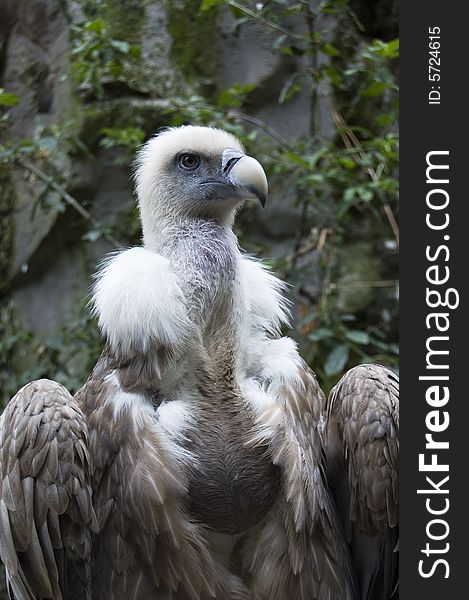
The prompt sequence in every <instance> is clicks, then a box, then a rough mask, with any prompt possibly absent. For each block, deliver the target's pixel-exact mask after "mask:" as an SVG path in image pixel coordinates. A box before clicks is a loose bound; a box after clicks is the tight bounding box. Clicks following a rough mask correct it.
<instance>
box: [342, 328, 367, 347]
mask: <svg viewBox="0 0 469 600" xmlns="http://www.w3.org/2000/svg"><path fill="white" fill-rule="evenodd" d="M345 337H346V338H347V339H349V340H350V341H351V342H354V343H355V344H361V345H363V346H367V345H368V344H369V343H370V336H369V335H368V334H367V332H366V331H358V330H354V329H349V330H347V331H346V332H345Z"/></svg>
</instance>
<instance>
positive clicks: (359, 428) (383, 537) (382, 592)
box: [326, 365, 399, 599]
mask: <svg viewBox="0 0 469 600" xmlns="http://www.w3.org/2000/svg"><path fill="white" fill-rule="evenodd" d="M398 431H399V380H398V378H397V376H396V375H395V374H394V373H392V372H391V371H390V370H388V369H386V368H385V367H382V366H379V365H361V366H359V367H355V368H354V369H351V370H350V371H348V372H347V373H346V374H345V375H344V377H343V378H342V379H341V380H340V381H339V383H338V384H337V386H336V387H335V388H334V389H333V390H332V392H331V394H330V396H329V399H328V402H327V411H326V446H327V469H328V477H329V481H330V483H331V487H332V489H333V492H334V495H335V497H336V501H337V505H338V507H339V511H340V513H341V517H342V520H343V524H344V528H345V529H346V531H347V536H348V540H349V542H350V544H351V548H352V554H353V557H354V561H355V568H356V569H357V571H358V572H359V579H360V587H361V594H362V598H377V599H381V598H383V599H384V598H390V597H391V596H392V594H393V590H394V589H395V585H396V582H397V555H396V553H395V552H394V550H395V547H396V544H397V540H398V522H399V514H398V504H399V500H398V453H399V440H398Z"/></svg>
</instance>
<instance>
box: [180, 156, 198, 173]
mask: <svg viewBox="0 0 469 600" xmlns="http://www.w3.org/2000/svg"><path fill="white" fill-rule="evenodd" d="M180 162H181V165H182V166H183V167H185V168H186V169H195V168H196V167H197V166H198V164H199V159H198V158H197V156H195V155H194V154H183V155H182V156H181V159H180Z"/></svg>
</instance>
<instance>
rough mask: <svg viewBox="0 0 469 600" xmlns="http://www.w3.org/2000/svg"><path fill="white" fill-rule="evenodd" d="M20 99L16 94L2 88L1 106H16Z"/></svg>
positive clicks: (0, 95) (0, 90) (0, 93)
mask: <svg viewBox="0 0 469 600" xmlns="http://www.w3.org/2000/svg"><path fill="white" fill-rule="evenodd" d="M19 101H20V99H19V98H18V96H17V95H16V94H12V93H11V92H4V91H3V90H2V89H0V106H16V105H17V104H18V102H19Z"/></svg>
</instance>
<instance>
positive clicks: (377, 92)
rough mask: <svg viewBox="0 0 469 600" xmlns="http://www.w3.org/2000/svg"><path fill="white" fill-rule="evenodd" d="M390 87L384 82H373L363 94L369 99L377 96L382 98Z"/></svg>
mask: <svg viewBox="0 0 469 600" xmlns="http://www.w3.org/2000/svg"><path fill="white" fill-rule="evenodd" d="M388 87H389V85H388V84H387V83H384V82H382V81H373V82H372V83H370V85H369V86H368V87H367V88H366V90H365V91H364V92H363V95H364V96H366V97H367V98H374V97H375V96H381V95H382V94H383V92H385V90H387V89H388Z"/></svg>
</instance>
